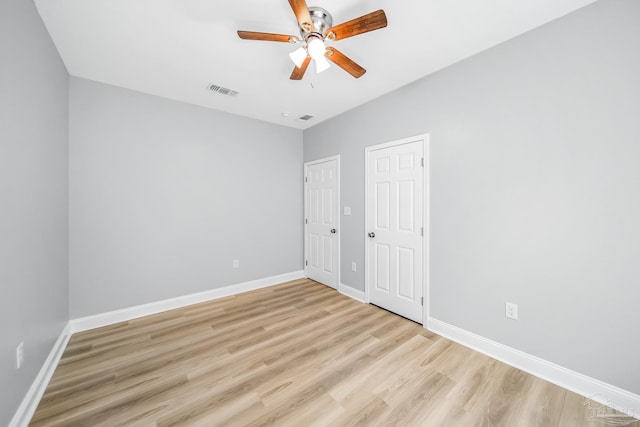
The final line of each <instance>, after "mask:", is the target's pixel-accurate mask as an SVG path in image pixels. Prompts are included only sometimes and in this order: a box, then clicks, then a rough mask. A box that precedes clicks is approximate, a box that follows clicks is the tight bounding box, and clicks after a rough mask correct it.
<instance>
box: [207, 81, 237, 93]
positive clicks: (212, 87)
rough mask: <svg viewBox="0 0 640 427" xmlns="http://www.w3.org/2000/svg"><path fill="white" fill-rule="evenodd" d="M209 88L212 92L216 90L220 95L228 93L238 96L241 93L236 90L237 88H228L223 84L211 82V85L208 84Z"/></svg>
mask: <svg viewBox="0 0 640 427" xmlns="http://www.w3.org/2000/svg"><path fill="white" fill-rule="evenodd" d="M207 89H209V90H210V91H211V92H215V93H219V94H220V95H226V96H238V95H239V93H238V92H236V91H235V90H231V89H228V88H226V87H222V86H218V85H215V84H213V83H212V84H210V85H209V86H207Z"/></svg>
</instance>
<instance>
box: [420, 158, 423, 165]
mask: <svg viewBox="0 0 640 427" xmlns="http://www.w3.org/2000/svg"><path fill="white" fill-rule="evenodd" d="M420 163H421V164H422V167H424V157H423V158H422V160H421V161H420Z"/></svg>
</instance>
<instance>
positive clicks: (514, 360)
mask: <svg viewBox="0 0 640 427" xmlns="http://www.w3.org/2000/svg"><path fill="white" fill-rule="evenodd" d="M425 327H426V328H427V329H428V330H430V331H432V332H435V333H436V334H438V335H441V336H443V337H445V338H448V339H450V340H451V341H455V342H457V343H459V344H462V345H464V346H465V347H469V348H471V349H473V350H476V351H478V352H480V353H483V354H486V355H487V356H490V357H492V358H494V359H497V360H499V361H501V362H504V363H506V364H507V365H511V366H513V367H515V368H518V369H520V370H523V371H525V372H528V373H530V374H532V375H535V376H536V377H539V378H542V379H543V380H546V381H549V382H550V383H553V384H556V385H558V386H560V387H563V388H565V389H567V390H571V391H573V392H574V393H577V394H580V395H582V396H584V397H586V398H589V399H591V400H593V401H596V402H598V403H600V404H603V405H606V406H609V407H611V408H613V409H616V410H618V411H620V412H623V413H625V414H627V415H630V416H632V417H635V418H638V416H639V415H640V396H639V395H637V394H634V393H631V392H629V391H626V390H623V389H621V388H619V387H616V386H613V385H611V384H607V383H605V382H603V381H600V380H597V379H595V378H591V377H588V376H586V375H583V374H580V373H578V372H575V371H572V370H570V369H567V368H564V367H562V366H560V365H556V364H555V363H551V362H549V361H546V360H544V359H541V358H539V357H536V356H532V355H530V354H527V353H525V352H523V351H520V350H516V349H515V348H512V347H509V346H506V345H504V344H500V343H498V342H496V341H492V340H490V339H487V338H484V337H482V336H480V335H476V334H474V333H472V332H469V331H467V330H465V329H462V328H458V327H457V326H453V325H450V324H448V323H445V322H442V321H440V320H437V319H434V318H433V317H430V318H428V320H427V324H426V325H425Z"/></svg>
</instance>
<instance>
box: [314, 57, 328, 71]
mask: <svg viewBox="0 0 640 427" xmlns="http://www.w3.org/2000/svg"><path fill="white" fill-rule="evenodd" d="M329 68H331V64H330V63H329V61H327V58H325V57H324V56H321V57H319V58H316V73H321V72H323V71H324V70H327V69H329Z"/></svg>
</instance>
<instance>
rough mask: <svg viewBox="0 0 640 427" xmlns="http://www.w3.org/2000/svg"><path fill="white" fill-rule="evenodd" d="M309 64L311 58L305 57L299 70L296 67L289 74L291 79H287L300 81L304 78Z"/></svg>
mask: <svg viewBox="0 0 640 427" xmlns="http://www.w3.org/2000/svg"><path fill="white" fill-rule="evenodd" d="M310 62H311V57H310V56H309V55H307V57H306V58H305V60H304V62H303V63H302V65H301V66H300V67H299V68H298V67H296V68H294V69H293V72H292V73H291V77H289V78H290V79H291V80H302V77H303V76H304V73H305V72H306V71H307V68H308V67H309V63H310Z"/></svg>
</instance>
